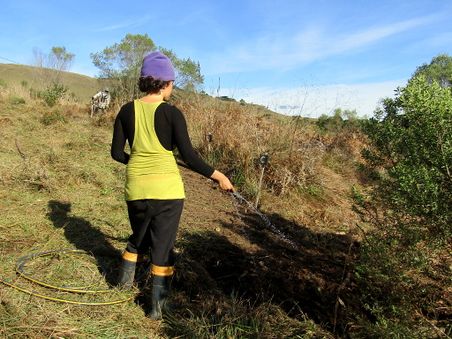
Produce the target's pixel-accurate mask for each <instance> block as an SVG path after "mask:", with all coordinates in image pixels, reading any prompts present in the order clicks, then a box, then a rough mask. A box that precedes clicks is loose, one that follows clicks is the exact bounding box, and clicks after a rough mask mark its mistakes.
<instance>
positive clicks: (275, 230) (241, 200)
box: [231, 192, 298, 250]
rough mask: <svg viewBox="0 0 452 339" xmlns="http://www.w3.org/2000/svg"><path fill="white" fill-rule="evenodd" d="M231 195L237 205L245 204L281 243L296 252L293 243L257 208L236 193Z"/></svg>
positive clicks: (295, 246) (296, 248)
mask: <svg viewBox="0 0 452 339" xmlns="http://www.w3.org/2000/svg"><path fill="white" fill-rule="evenodd" d="M231 195H232V196H233V197H234V198H235V199H236V200H237V202H238V203H245V204H246V205H247V206H248V207H249V208H250V209H251V210H252V211H253V212H254V213H256V214H257V215H258V216H259V218H261V220H262V221H263V223H264V225H265V227H267V228H268V229H270V230H271V231H272V232H273V233H275V234H276V235H277V236H278V238H280V239H281V240H282V241H284V242H285V243H287V244H288V245H290V247H292V248H293V249H294V250H298V246H297V245H296V244H295V242H294V241H293V240H292V239H290V238H289V237H288V236H287V235H286V234H284V233H283V232H282V231H281V230H280V229H278V228H277V227H276V226H275V225H274V224H273V223H272V222H271V221H270V219H269V218H268V217H267V216H266V215H265V214H263V213H262V212H261V211H259V210H258V209H257V207H256V206H255V205H254V204H253V203H251V202H250V201H248V200H246V199H245V198H244V197H243V196H242V195H241V194H240V193H238V192H232V193H231Z"/></svg>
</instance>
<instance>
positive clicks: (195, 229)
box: [175, 170, 358, 330]
mask: <svg viewBox="0 0 452 339" xmlns="http://www.w3.org/2000/svg"><path fill="white" fill-rule="evenodd" d="M183 177H184V181H185V184H186V190H187V201H186V206H185V212H184V215H183V219H182V225H181V230H180V236H179V241H178V244H177V246H178V249H179V251H180V254H179V261H178V264H177V266H178V267H179V270H178V271H177V274H176V279H175V287H176V289H177V290H178V291H179V292H181V293H184V294H185V295H186V297H187V300H191V302H196V300H203V299H206V298H207V296H208V295H209V294H210V295H212V294H214V293H223V294H224V295H228V296H229V295H231V294H236V295H239V296H242V297H246V298H248V299H251V300H253V302H255V303H262V302H267V301H268V300H272V302H273V303H275V304H277V305H280V306H281V307H282V308H283V309H284V310H285V311H286V312H287V313H288V314H289V315H290V316H292V317H299V316H301V315H303V314H306V315H308V316H309V318H311V319H313V320H314V321H316V322H317V323H319V324H324V325H325V324H326V327H328V328H329V329H331V330H333V329H334V328H337V327H345V323H341V321H342V320H343V319H342V310H343V308H344V307H348V305H346V304H347V300H348V299H350V296H351V294H352V289H353V283H352V282H351V281H350V278H351V273H350V272H351V263H352V261H353V259H354V256H355V254H356V250H357V248H358V243H357V242H355V240H354V239H353V237H351V236H350V235H346V234H336V233H328V232H324V233H319V232H315V231H313V230H311V229H310V228H309V227H307V226H304V225H300V224H297V223H295V222H294V221H293V220H287V219H285V218H284V217H283V216H281V215H279V214H276V213H273V214H271V215H268V218H269V220H270V221H271V223H272V224H273V225H274V226H275V227H276V228H277V229H278V230H280V231H281V233H282V234H284V235H285V236H287V238H289V239H290V240H291V241H292V242H293V243H294V244H295V245H296V248H292V247H291V246H290V244H288V243H287V242H286V241H284V239H282V238H281V237H280V235H278V234H275V233H274V232H273V231H272V230H271V229H269V228H268V227H266V225H265V223H264V222H263V221H262V219H261V218H260V217H259V216H258V215H257V214H256V213H254V212H253V211H252V210H251V209H250V208H248V207H247V206H245V205H239V204H237V202H236V201H234V198H233V197H232V196H231V195H230V194H227V193H223V192H220V191H219V190H218V189H216V188H215V186H213V184H212V183H210V182H209V181H208V180H207V179H204V178H202V177H200V176H199V175H197V174H193V173H191V172H189V171H186V170H183ZM343 329H345V328H343Z"/></svg>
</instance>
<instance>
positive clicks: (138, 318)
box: [0, 72, 442, 338]
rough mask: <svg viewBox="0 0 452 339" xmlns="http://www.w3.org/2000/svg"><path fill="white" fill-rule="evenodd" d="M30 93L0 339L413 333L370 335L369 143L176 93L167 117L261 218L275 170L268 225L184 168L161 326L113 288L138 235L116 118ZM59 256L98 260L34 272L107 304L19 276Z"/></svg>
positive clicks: (55, 263) (14, 99)
mask: <svg viewBox="0 0 452 339" xmlns="http://www.w3.org/2000/svg"><path fill="white" fill-rule="evenodd" d="M18 73H19V72H18ZM81 79H82V80H83V81H84V78H83V77H82V78H81ZM18 81H19V82H20V81H21V80H18ZM30 81H31V80H30ZM29 83H30V82H29ZM21 87H23V86H21V85H19V89H18V90H17V91H14V90H13V89H12V87H11V86H9V85H7V86H6V88H5V87H3V88H0V136H1V138H0V157H1V158H0V182H1V185H0V198H1V207H2V212H3V214H2V216H3V218H2V221H0V272H2V273H1V276H0V278H1V279H3V280H5V281H6V282H8V283H10V284H13V285H15V286H16V288H12V287H9V286H6V285H2V284H0V301H1V302H0V319H1V320H2V321H1V324H0V337H5V338H10V337H11V338H12V337H24V338H49V337H50V338H54V337H55V338H56V337H64V338H71V337H83V338H162V337H163V338H173V337H183V338H333V337H344V338H346V337H354V338H361V337H367V336H366V335H367V333H370V332H369V331H370V329H372V330H373V332H372V333H373V334H372V335H373V337H388V336H389V337H391V336H397V335H400V337H401V338H404V337H407V336H405V334H406V333H410V331H409V327H403V326H402V325H400V324H399V322H398V318H396V321H395V322H393V323H387V322H384V321H375V319H373V318H372V316H370V315H369V309H370V308H369V305H368V304H365V303H363V300H364V301H365V302H367V301H369V302H370V301H372V300H371V299H370V298H371V297H370V295H372V294H370V292H371V290H370V289H372V288H373V286H366V285H365V284H364V285H363V283H362V280H361V284H358V282H359V281H358V280H357V273H356V268H355V263H356V262H357V256H358V254H359V248H360V246H361V242H363V237H362V232H363V231H365V229H366V227H368V226H369V225H368V224H366V223H362V222H361V219H360V218H359V216H358V215H357V214H356V213H355V211H354V209H353V204H354V200H353V195H354V193H356V192H364V191H365V189H366V185H367V182H366V181H365V180H364V178H362V176H361V175H360V172H359V171H357V163H358V162H359V160H360V150H361V149H362V147H363V145H364V144H365V140H363V138H362V136H361V134H360V133H359V131H358V130H356V129H354V128H344V129H343V130H339V131H336V132H334V133H330V132H328V131H320V130H319V129H318V128H317V126H316V124H315V122H314V121H312V120H309V119H302V118H290V117H284V116H281V115H278V114H276V113H273V112H270V111H267V110H264V109H263V108H262V107H260V106H258V105H242V104H240V103H237V102H233V101H220V100H216V99H215V98H212V97H209V96H207V95H195V94H187V93H184V92H181V91H179V92H177V93H176V95H175V96H174V98H173V99H172V102H173V103H174V104H176V105H177V106H178V107H179V108H180V109H181V110H182V111H184V113H185V115H186V118H187V122H188V126H189V132H190V135H191V137H192V141H193V144H194V145H195V147H196V149H197V150H198V152H199V153H200V154H201V156H202V157H203V158H204V159H206V160H207V161H208V162H209V163H211V164H213V165H214V166H215V167H216V168H219V169H221V170H222V171H224V172H225V173H227V174H228V175H229V176H230V177H231V178H232V179H233V182H234V184H235V185H236V187H237V188H238V190H239V193H240V194H242V195H243V196H245V197H246V198H247V199H248V200H249V201H250V202H251V203H254V199H255V198H256V195H257V193H258V190H259V178H260V174H261V167H260V166H259V164H258V161H257V160H258V159H259V156H260V155H261V154H262V152H268V153H269V155H270V162H269V165H268V167H267V168H266V170H265V172H264V177H263V190H262V192H261V199H260V203H259V205H260V206H259V210H260V211H261V213H263V214H262V215H261V216H259V213H257V212H256V211H255V210H254V208H252V207H251V206H250V205H248V204H247V203H244V202H243V201H240V200H237V199H235V198H234V197H232V196H231V195H229V194H226V193H223V192H220V191H219V190H218V188H217V187H216V185H215V184H214V183H212V182H211V181H210V180H207V179H205V178H203V177H200V176H199V175H197V174H195V173H193V172H191V171H189V170H187V169H185V168H184V167H181V172H182V176H183V179H184V183H185V187H186V192H187V200H186V203H185V207H184V213H183V216H182V221H181V227H180V231H179V233H178V238H177V244H176V248H177V253H178V259H177V263H176V275H175V278H174V281H173V287H174V294H173V301H174V312H173V313H172V314H170V315H169V316H167V317H166V318H165V320H164V321H163V322H155V321H152V320H150V319H149V318H147V317H146V312H147V310H148V307H149V290H148V289H147V288H146V287H142V288H141V289H135V290H134V291H133V293H136V297H135V296H134V295H133V293H132V294H131V293H130V292H128V291H121V290H117V289H110V288H109V285H108V283H109V282H111V281H112V280H113V278H114V276H115V275H116V274H117V271H116V268H117V264H118V262H119V258H120V255H121V252H122V251H123V249H124V247H125V245H126V242H127V237H128V235H129V232H130V231H129V224H128V218H127V211H126V206H125V203H124V201H123V193H122V189H123V182H124V170H125V168H124V166H123V165H121V164H118V163H115V162H114V161H113V160H112V159H111V158H110V154H109V153H110V152H109V149H110V142H111V131H112V124H113V119H114V117H115V114H116V109H117V108H114V109H112V110H111V111H110V112H107V113H106V114H104V115H101V116H96V117H94V118H93V119H91V118H89V114H88V111H87V109H86V105H85V103H84V102H82V103H80V104H78V103H68V102H63V103H62V104H59V105H56V106H54V107H52V108H49V107H47V106H46V105H45V104H44V103H43V102H42V101H40V100H35V99H33V98H32V97H30V96H29V95H28V94H27V93H28V92H27V91H23V90H22V89H20V88H21ZM71 90H72V89H71ZM208 133H211V134H212V136H213V140H212V142H211V143H209V142H208V141H207V138H206V136H207V134H208ZM58 249H71V250H83V251H88V252H90V253H92V256H86V255H82V254H80V253H74V252H69V253H67V254H63V253H58V254H53V255H49V256H46V257H40V258H36V259H34V260H32V261H30V262H28V263H27V265H26V267H25V271H26V273H27V274H29V275H30V276H32V277H33V278H34V279H37V280H43V281H45V282H47V283H51V284H52V285H57V286H63V285H64V286H70V287H74V286H75V287H77V286H79V287H80V286H88V287H89V289H90V290H98V289H108V290H110V291H111V293H107V294H99V293H96V294H93V295H90V294H88V295H86V294H74V293H66V292H63V291H55V290H51V289H48V288H44V287H39V286H37V285H36V284H35V283H32V282H29V281H27V280H25V279H24V278H23V277H19V276H17V275H16V274H15V272H14V266H15V262H16V260H18V258H20V257H22V256H24V255H28V254H30V253H40V252H46V251H52V250H58ZM370 254H372V253H370ZM103 275H104V276H103ZM363 286H364V287H365V288H363ZM17 288H22V289H26V290H29V291H33V293H34V294H35V295H36V294H43V295H48V296H51V297H52V298H56V299H68V300H72V301H76V302H79V303H80V302H85V303H93V302H97V303H99V302H101V303H102V302H106V303H111V302H112V301H115V300H121V299H127V298H132V299H131V300H130V301H127V302H124V303H120V304H118V305H106V306H83V305H77V304H65V303H61V302H58V301H49V300H44V299H42V298H39V297H37V296H30V295H28V294H26V293H23V292H21V291H19V290H18V289H17ZM375 288H378V286H377V287H375ZM440 288H442V287H440ZM440 288H438V290H440ZM435 291H437V290H435ZM435 293H437V292H435ZM375 304H378V300H377V301H375ZM395 310H396V311H398V312H401V310H399V309H397V308H395ZM372 311H375V310H372ZM394 312H395V311H394ZM432 317H433V316H431V317H430V319H433V318H432ZM412 318H413V319H414V320H415V321H418V319H420V320H419V321H418V322H419V324H420V326H422V327H423V330H424V328H425V329H426V330H425V332H422V333H424V334H425V335H424V336H423V337H433V336H429V335H427V334H428V333H429V331H431V330H432V328H435V327H434V326H435V325H433V326H431V325H429V322H432V320H429V319H428V318H427V316H425V317H423V316H419V315H416V314H413V315H412ZM424 318H425V319H426V320H425V319H424ZM382 319H385V318H382ZM421 320H422V322H421ZM429 326H430V327H429ZM418 333H420V332H418ZM438 337H440V335H438Z"/></svg>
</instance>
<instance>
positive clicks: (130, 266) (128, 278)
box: [116, 258, 137, 288]
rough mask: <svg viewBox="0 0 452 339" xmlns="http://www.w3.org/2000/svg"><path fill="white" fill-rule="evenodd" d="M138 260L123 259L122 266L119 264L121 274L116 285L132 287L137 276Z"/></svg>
mask: <svg viewBox="0 0 452 339" xmlns="http://www.w3.org/2000/svg"><path fill="white" fill-rule="evenodd" d="M136 264H137V263H136V261H129V260H126V259H124V258H123V259H122V262H121V266H119V275H118V280H117V282H116V285H117V286H118V287H122V288H131V287H132V286H133V280H134V278H135V268H136Z"/></svg>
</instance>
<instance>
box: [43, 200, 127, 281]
mask: <svg viewBox="0 0 452 339" xmlns="http://www.w3.org/2000/svg"><path fill="white" fill-rule="evenodd" d="M48 207H49V211H48V213H47V217H48V218H49V220H51V221H52V222H53V225H54V227H56V228H64V235H65V237H66V238H67V240H68V241H69V242H70V243H72V244H74V246H75V247H76V248H77V249H79V250H83V251H86V252H88V253H91V254H92V255H93V256H94V258H95V259H96V262H97V266H98V269H99V272H100V273H101V274H102V275H103V276H104V277H105V280H106V281H107V283H108V284H109V285H114V284H115V280H116V275H117V270H116V268H117V266H118V263H119V261H120V260H121V252H120V251H119V250H117V249H116V248H115V247H113V246H112V245H111V244H110V242H109V241H108V239H107V236H106V235H105V234H103V233H102V232H101V231H100V230H98V229H97V228H96V227H95V226H93V225H92V224H91V223H90V222H89V221H87V220H85V219H83V218H80V217H76V216H71V215H70V212H71V203H70V202H63V201H57V200H50V201H49V202H48Z"/></svg>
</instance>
